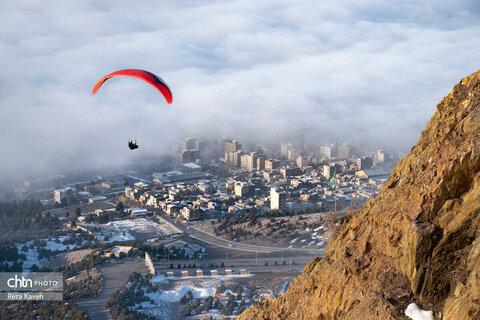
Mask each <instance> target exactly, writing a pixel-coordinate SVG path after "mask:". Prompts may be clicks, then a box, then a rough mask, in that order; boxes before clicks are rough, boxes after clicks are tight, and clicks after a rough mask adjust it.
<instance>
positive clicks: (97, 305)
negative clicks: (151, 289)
mask: <svg viewBox="0 0 480 320" xmlns="http://www.w3.org/2000/svg"><path fill="white" fill-rule="evenodd" d="M97 268H98V271H99V272H100V274H101V275H102V278H103V288H102V291H101V292H100V293H99V294H98V295H97V296H96V297H92V298H86V299H81V300H78V301H76V303H77V305H78V306H79V307H81V308H83V309H85V310H86V311H87V314H88V315H89V316H90V317H91V319H92V320H108V319H110V317H109V315H108V313H107V311H106V310H105V302H106V301H107V300H108V299H110V296H111V295H112V293H113V292H115V291H116V290H118V289H120V288H121V287H122V286H123V285H124V284H125V282H126V281H127V278H128V275H129V274H131V273H132V272H135V271H136V272H140V273H141V274H146V273H147V272H148V270H147V267H146V266H145V262H144V261H143V260H136V261H122V260H121V261H119V262H116V263H107V264H104V265H102V266H98V267H97Z"/></svg>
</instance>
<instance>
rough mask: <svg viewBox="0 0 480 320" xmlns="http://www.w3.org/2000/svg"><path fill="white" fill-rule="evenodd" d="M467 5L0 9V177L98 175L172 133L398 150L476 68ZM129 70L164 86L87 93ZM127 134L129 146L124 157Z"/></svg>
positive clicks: (471, 4)
mask: <svg viewBox="0 0 480 320" xmlns="http://www.w3.org/2000/svg"><path fill="white" fill-rule="evenodd" d="M479 13H480V10H479V5H478V4H476V3H475V1H453V0H452V1H449V0H447V1H421V2H419V1H380V0H359V1H353V0H350V1H349V0H343V1H335V2H333V1H319V0H297V1H281V0H280V1H269V0H266V1H254V0H245V1H150V0H143V1H126V0H115V1H113V0H112V1H98V0H97V1H77V2H75V3H72V2H71V1H60V0H51V1H34V0H3V1H2V2H1V3H0V70H2V77H1V79H0V128H2V129H1V139H2V143H3V145H4V148H3V150H5V151H6V152H2V157H1V160H0V164H1V169H0V174H6V173H7V172H8V173H11V172H25V173H29V172H32V171H45V172H46V171H49V169H51V168H62V167H67V166H70V165H73V166H82V165H85V164H94V165H97V164H98V165H111V164H112V163H121V162H123V161H130V160H132V159H133V158H134V157H138V156H141V155H142V154H143V155H145V154H160V153H162V152H168V151H170V149H171V144H172V143H175V142H177V141H178V140H179V139H181V138H182V137H184V136H191V135H196V136H199V135H204V136H215V135H227V136H235V137H238V138H240V139H243V140H245V141H248V140H249V141H254V140H258V141H259V142H264V143H268V142H273V141H277V140H278V142H280V140H287V139H288V136H289V135H291V134H295V133H297V132H298V131H299V130H301V131H303V132H305V133H306V135H307V138H308V139H312V140H315V141H318V142H319V143H323V142H331V141H334V140H335V139H338V140H339V141H341V142H350V143H352V144H357V145H364V146H365V147H366V148H369V149H372V150H373V149H375V148H387V149H388V148H391V149H404V150H408V149H409V147H411V146H412V145H413V144H414V143H415V142H416V141H417V139H418V137H419V135H420V132H421V130H423V129H424V127H425V125H426V122H427V121H428V119H429V118H430V117H431V115H432V114H433V112H434V110H435V105H436V104H437V103H438V102H439V101H440V99H441V98H442V97H443V96H445V95H446V94H448V92H449V91H450V89H451V88H452V87H453V85H454V84H456V83H457V82H458V81H459V80H460V79H461V78H462V77H465V76H467V75H469V74H471V73H472V72H474V71H476V70H477V69H478V68H479V67H480V62H479V59H478V52H480V19H479V16H480V14H479ZM124 68H141V69H146V70H150V71H152V72H154V73H156V74H158V75H159V76H160V77H162V78H163V79H164V80H165V81H166V82H167V83H168V84H169V86H170V88H171V89H172V92H173V95H174V101H173V104H172V105H167V104H166V103H165V101H164V100H163V99H162V97H161V96H159V94H158V92H156V91H155V90H154V89H152V88H150V87H148V86H147V85H145V84H144V83H142V82H141V81H133V80H132V79H125V78H122V79H114V80H112V81H111V82H110V83H108V85H105V86H104V87H102V89H101V90H100V91H99V93H98V94H97V95H95V96H92V95H91V94H90V92H91V90H92V87H93V85H94V84H95V82H96V81H97V80H98V79H99V78H101V77H102V76H104V75H106V74H108V73H110V72H112V71H114V70H118V69H124ZM129 137H137V138H138V139H139V140H140V141H141V146H142V148H141V149H139V150H137V151H139V152H137V153H131V152H129V151H128V150H127V148H126V141H127V140H128V138H129Z"/></svg>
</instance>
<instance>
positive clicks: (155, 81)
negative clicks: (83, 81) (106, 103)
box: [92, 69, 172, 103]
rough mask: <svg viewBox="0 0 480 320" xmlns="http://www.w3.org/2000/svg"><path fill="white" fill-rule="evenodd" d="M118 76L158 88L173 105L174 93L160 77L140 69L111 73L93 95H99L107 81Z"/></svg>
mask: <svg viewBox="0 0 480 320" xmlns="http://www.w3.org/2000/svg"><path fill="white" fill-rule="evenodd" d="M116 76H127V77H133V78H137V79H140V80H143V81H145V82H146V83H148V84H150V85H152V86H154V87H155V88H157V90H158V91H160V92H161V93H162V94H163V96H164V97H165V99H166V100H167V102H168V103H172V92H171V91H170V89H169V88H168V86H167V84H166V83H165V82H164V81H163V80H162V79H161V78H160V77H158V76H156V75H154V74H153V73H151V72H148V71H145V70H138V69H125V70H118V71H115V72H112V73H110V74H109V75H106V76H105V77H103V78H102V79H100V80H99V81H98V82H97V83H96V84H95V86H94V87H93V90H92V94H95V93H97V91H98V89H100V87H101V86H102V84H103V83H104V82H105V81H107V80H108V79H110V78H112V77H116Z"/></svg>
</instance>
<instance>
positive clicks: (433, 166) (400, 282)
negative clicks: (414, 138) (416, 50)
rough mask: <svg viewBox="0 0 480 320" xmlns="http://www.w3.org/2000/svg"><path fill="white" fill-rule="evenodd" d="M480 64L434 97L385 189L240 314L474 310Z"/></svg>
mask: <svg viewBox="0 0 480 320" xmlns="http://www.w3.org/2000/svg"><path fill="white" fill-rule="evenodd" d="M479 137H480V70H479V71H477V72H475V73H473V74H472V75H470V76H468V77H466V78H464V79H462V80H461V81H460V82H459V83H458V84H457V85H456V86H455V87H454V88H453V89H452V91H451V92H450V94H449V95H447V96H446V97H444V98H443V99H442V101H441V102H440V103H439V104H438V105H437V108H436V110H435V112H434V114H433V116H432V118H431V119H430V121H429V122H428V123H427V126H426V128H425V130H424V131H422V133H421V136H420V138H419V140H418V142H417V143H416V145H415V146H414V147H412V149H411V152H410V154H409V155H408V156H407V157H405V158H403V159H402V160H400V161H399V163H398V164H397V166H396V167H395V169H394V170H393V172H392V174H391V175H390V177H389V179H388V180H387V182H386V183H385V184H384V186H383V187H382V191H381V192H380V193H379V195H378V196H377V197H375V198H374V199H372V200H370V201H368V202H367V203H366V205H365V207H364V208H363V209H362V210H360V211H357V212H355V213H353V214H352V215H350V216H348V217H346V218H344V219H343V220H342V221H341V223H340V224H341V226H340V228H339V231H338V232H337V233H336V234H335V235H334V236H332V237H331V239H330V240H329V243H328V246H327V249H326V251H325V254H324V256H323V257H322V258H316V259H314V260H313V261H311V262H310V263H309V264H308V265H307V266H306V267H305V269H304V271H303V273H302V275H300V276H298V277H297V278H295V279H294V280H293V281H292V282H291V284H290V286H289V289H288V290H287V292H286V293H285V294H284V295H283V296H281V297H279V298H277V299H270V300H266V301H263V302H261V303H259V304H258V305H256V306H253V307H251V308H249V309H247V310H245V312H244V313H243V314H242V315H241V316H240V317H239V319H242V320H247V319H359V318H365V319H407V317H406V316H405V315H404V313H403V311H404V310H405V308H406V306H407V305H408V304H409V303H411V302H416V303H417V304H418V305H419V306H421V308H423V309H427V310H433V311H434V314H435V319H480V142H479Z"/></svg>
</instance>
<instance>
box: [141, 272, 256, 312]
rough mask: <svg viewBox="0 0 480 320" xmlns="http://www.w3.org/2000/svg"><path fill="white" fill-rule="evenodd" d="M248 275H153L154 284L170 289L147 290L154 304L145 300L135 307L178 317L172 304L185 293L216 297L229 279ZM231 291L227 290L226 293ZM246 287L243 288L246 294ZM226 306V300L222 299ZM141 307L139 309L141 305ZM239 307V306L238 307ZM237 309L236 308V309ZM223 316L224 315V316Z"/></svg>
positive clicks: (197, 296)
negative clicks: (221, 286) (222, 285)
mask: <svg viewBox="0 0 480 320" xmlns="http://www.w3.org/2000/svg"><path fill="white" fill-rule="evenodd" d="M249 276H251V274H247V275H239V274H234V275H228V276H227V275H218V276H204V277H195V276H191V277H166V276H163V275H158V276H153V277H152V280H151V282H152V283H153V284H159V285H160V287H169V289H168V290H163V289H159V290H158V291H157V292H145V296H147V297H148V298H150V299H151V300H153V301H154V303H153V304H152V303H151V302H150V301H145V302H142V303H140V304H137V305H136V307H135V309H136V310H137V311H141V312H144V313H147V314H150V315H155V316H160V317H163V318H165V319H176V318H175V316H174V315H173V314H172V312H173V308H172V306H173V305H174V304H175V303H178V302H179V301H180V300H181V299H182V297H183V296H184V295H187V294H188V291H191V292H192V296H193V299H196V298H200V299H206V298H208V297H209V296H212V297H214V296H215V292H216V290H217V287H218V286H219V285H220V284H222V283H224V282H225V281H227V280H231V279H234V278H239V277H249ZM227 291H230V292H231V290H229V289H227V290H225V293H226V292H227ZM245 292H246V289H245V288H244V289H243V293H244V294H245ZM222 304H224V307H225V306H226V302H224V301H222ZM140 305H141V308H140V309H139V306H140ZM236 309H237V308H236ZM236 309H235V310H236ZM217 313H218V312H217V311H215V309H212V310H210V313H209V315H211V314H217ZM222 318H223V317H222Z"/></svg>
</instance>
